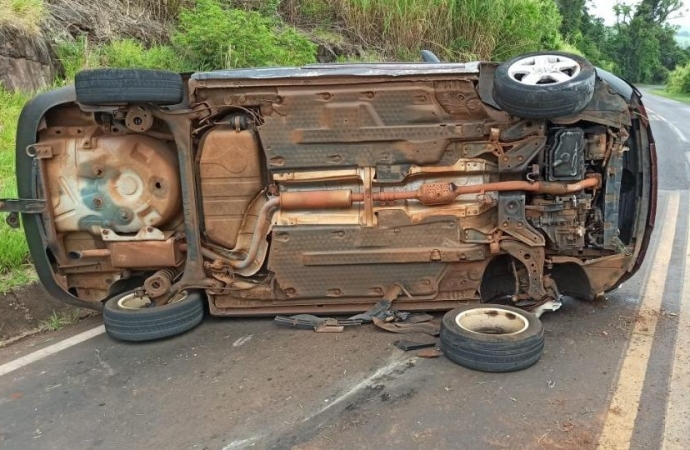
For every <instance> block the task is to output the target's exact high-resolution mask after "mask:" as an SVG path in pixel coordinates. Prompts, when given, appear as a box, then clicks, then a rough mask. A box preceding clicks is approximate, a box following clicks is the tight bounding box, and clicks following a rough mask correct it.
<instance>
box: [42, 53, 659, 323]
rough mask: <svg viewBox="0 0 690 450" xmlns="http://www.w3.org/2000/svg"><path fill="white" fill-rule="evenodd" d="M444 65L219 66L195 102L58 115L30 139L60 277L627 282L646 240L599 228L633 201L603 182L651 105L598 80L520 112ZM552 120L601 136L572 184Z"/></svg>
mask: <svg viewBox="0 0 690 450" xmlns="http://www.w3.org/2000/svg"><path fill="white" fill-rule="evenodd" d="M443 66H444V67H441V66H434V67H431V65H426V66H420V65H410V66H409V67H407V66H404V67H403V66H400V67H398V68H392V67H391V66H385V67H384V66H378V65H371V66H370V67H365V66H356V67H355V66H346V67H336V66H333V67H312V68H307V69H265V70H264V69H261V70H255V71H237V72H232V73H226V74H223V73H216V74H206V75H200V76H196V77H195V78H194V79H193V80H192V81H191V82H190V86H189V87H190V90H189V92H190V98H189V104H190V107H189V109H184V108H182V109H178V110H174V111H173V110H170V111H168V110H164V109H157V108H154V107H150V106H147V107H141V106H122V107H112V108H110V109H108V108H105V109H102V110H99V112H93V111H91V112H87V111H80V110H79V108H78V107H75V106H74V105H71V106H69V107H64V108H63V110H62V111H63V112H64V114H62V115H61V114H60V111H56V112H54V113H51V115H50V116H49V117H47V118H46V122H45V124H44V127H43V129H42V131H41V134H40V137H41V139H40V142H38V143H37V144H35V145H33V146H32V147H31V148H30V149H29V151H30V152H32V153H31V155H32V156H33V158H34V160H35V163H36V166H37V167H38V169H39V176H40V177H41V178H43V179H45V180H47V183H44V185H43V186H42V187H43V188H44V193H45V198H46V199H49V201H48V208H47V211H46V212H45V214H43V217H44V218H45V223H46V224H47V225H52V224H54V225H55V226H54V227H51V226H47V227H46V231H47V233H46V239H45V241H46V242H45V246H46V247H47V248H49V249H50V251H51V253H53V256H54V259H55V261H56V266H57V272H58V273H59V275H57V276H58V277H60V276H62V277H64V278H65V285H66V286H68V287H74V288H75V289H76V291H77V293H78V294H79V296H80V297H82V298H83V299H87V300H90V301H93V300H100V299H101V298H103V297H104V296H105V295H107V292H108V290H109V289H110V287H111V286H112V285H113V283H115V281H117V280H118V279H122V278H124V277H127V276H129V274H130V272H132V273H134V272H137V273H143V274H144V275H145V276H146V277H147V282H146V286H145V287H146V289H147V290H148V291H150V292H149V293H153V294H156V295H160V296H163V295H165V294H166V293H169V292H174V291H176V290H178V289H184V288H190V289H206V292H207V294H208V295H209V299H210V310H211V312H212V313H213V314H217V315H253V314H275V313H296V312H319V313H323V312H350V311H352V312H356V311H361V310H364V309H367V307H368V306H370V305H371V304H372V303H375V302H376V301H377V300H378V299H380V298H382V297H383V296H384V295H385V294H386V292H389V291H390V289H391V288H392V287H397V288H398V289H399V290H400V292H398V294H399V295H397V298H395V302H396V304H400V305H401V306H400V308H404V309H410V310H418V309H422V310H436V309H438V310H442V309H448V308H450V307H452V306H455V305H456V304H457V302H459V301H476V300H479V298H480V297H481V292H480V291H481V287H482V281H483V279H484V274H485V272H486V268H487V266H488V265H489V264H490V262H491V261H492V258H506V257H507V258H509V259H508V260H509V261H513V262H514V263H515V264H514V266H513V267H514V268H513V269H511V270H510V271H509V273H508V276H509V277H514V279H515V281H516V283H515V285H516V286H517V287H516V289H515V300H517V301H520V302H522V304H523V305H528V306H530V305H531V306H535V305H537V304H539V302H543V301H546V300H548V299H553V298H555V297H557V296H558V286H557V282H556V281H554V280H558V279H561V278H559V277H563V276H567V275H568V273H569V271H571V270H572V274H584V275H582V276H583V277H586V278H587V280H588V283H587V284H588V285H589V288H591V289H590V290H591V291H596V292H601V291H604V290H607V289H610V288H611V287H613V286H615V284H616V283H617V280H620V279H622V278H623V277H625V276H627V275H628V274H629V273H630V270H631V269H632V266H633V264H634V261H636V260H638V259H637V258H636V257H637V255H638V254H639V253H641V252H642V253H643V248H644V246H645V244H644V242H643V240H642V239H641V237H642V234H639V235H636V236H623V237H622V240H621V242H620V243H619V244H618V243H617V245H616V246H611V245H609V246H606V247H605V246H602V245H600V243H599V240H598V239H599V237H598V236H599V234H598V233H601V228H602V227H603V226H604V225H606V226H607V227H608V230H609V231H608V233H609V234H611V233H613V234H615V230H614V228H615V227H616V226H617V225H618V224H617V223H614V222H617V220H616V218H615V217H614V216H613V215H607V214H606V211H604V212H603V213H602V212H601V211H597V209H596V208H597V207H601V206H603V205H604V204H606V205H610V206H611V207H614V206H615V203H616V200H617V199H618V197H616V196H615V192H608V191H607V192H606V194H607V195H606V197H609V199H608V200H606V201H604V202H602V201H601V200H600V197H601V195H599V194H600V193H601V189H602V188H603V187H604V186H605V188H606V189H608V190H611V191H616V190H619V189H620V186H619V184H620V183H618V184H617V183H616V181H617V180H618V178H616V177H613V178H612V175H611V174H610V173H608V172H607V168H608V167H609V166H610V163H611V158H612V157H614V156H615V155H616V152H621V151H622V150H623V148H622V147H621V145H622V143H623V142H625V141H626V140H627V133H628V132H630V131H632V129H631V127H630V125H631V124H632V123H633V120H637V119H633V118H632V117H633V115H631V112H630V107H629V105H628V103H626V102H625V100H623V99H622V97H621V96H620V95H618V94H616V93H615V92H613V91H611V90H610V89H608V86H606V85H605V83H602V82H598V83H597V89H596V92H595V99H594V100H593V102H592V103H591V104H590V105H589V106H588V108H587V109H586V110H585V111H583V112H582V114H580V115H578V116H574V117H566V118H558V119H556V118H554V120H553V121H539V120H521V119H519V118H515V117H511V116H509V115H508V114H506V113H505V112H503V111H499V110H497V109H496V108H495V105H494V104H492V99H491V96H492V93H491V89H490V87H491V86H490V76H489V77H487V76H486V74H484V75H481V76H480V74H479V73H477V66H473V67H471V68H470V67H469V66H462V67H463V68H462V69H460V66H458V65H452V67H454V68H455V69H458V70H455V71H453V70H450V66H449V67H445V65H443ZM492 67H494V66H492V65H484V68H485V69H486V70H488V72H486V73H487V74H491V70H490V69H491V68H492ZM487 80H489V84H488V85H487ZM607 108H608V109H607ZM583 120H586V121H588V122H586V123H584V122H583ZM554 122H556V123H558V124H559V127H566V128H567V127H570V126H572V127H581V129H582V130H584V131H583V132H582V133H583V135H584V136H585V138H586V144H585V146H584V150H583V151H584V152H585V155H579V154H578V155H577V156H578V157H580V156H582V158H583V159H584V158H585V156H586V159H587V161H588V163H587V164H589V166H588V168H587V170H586V171H582V172H576V173H575V175H574V176H573V177H574V179H566V180H568V181H565V180H564V179H559V178H558V176H557V174H556V175H555V176H552V177H551V178H549V177H548V176H545V175H544V174H546V173H547V172H546V168H545V165H546V164H549V162H550V160H549V157H548V156H549V155H548V152H550V151H551V138H552V136H553V135H554V133H556V131H555V130H557V129H558V128H559V127H556V126H554ZM643 147H644V143H643ZM647 159H649V155H647ZM648 162H649V164H653V161H648ZM613 168H614V169H616V170H618V169H619V167H618V165H617V163H616V164H613ZM41 171H42V172H41ZM637 172H640V173H641V172H642V170H637ZM648 172H649V171H648ZM648 172H645V173H646V174H647V173H648ZM617 173H618V175H620V173H621V172H620V171H619V172H617ZM618 175H616V176H618ZM545 179H553V180H555V181H545ZM152 180H153V181H152ZM155 180H158V181H159V182H160V185H161V187H160V188H159V187H157V185H156V181H155ZM570 180H572V181H570ZM611 181H613V183H611ZM164 182H165V183H168V184H165V183H164ZM645 183H647V184H645V185H644V186H642V187H640V191H643V192H644V193H645V195H646V196H647V197H646V199H642V200H640V202H645V201H646V202H647V203H650V204H651V206H649V208H648V209H647V210H644V208H642V209H640V210H641V211H649V210H653V197H654V196H653V195H652V194H651V191H650V188H651V185H652V184H653V180H649V179H648V178H646V179H645ZM156 189H163V191H165V192H164V193H160V192H159V193H158V194H157V193H156ZM635 192H637V191H635ZM161 194H165V195H161ZM75 199H76V200H75ZM643 206H644V205H643ZM642 225H644V224H642ZM643 228H644V227H643V226H640V225H639V224H638V227H637V229H639V230H642V231H640V233H642V232H643ZM79 233H87V234H88V235H89V237H88V238H85V237H84V236H83V235H82V234H79ZM69 255H72V256H76V255H79V258H78V259H71V260H70V258H68V256H69ZM559 258H560V259H559ZM568 258H570V259H568ZM160 269H164V271H160ZM172 269H175V270H176V272H175V273H176V274H177V273H179V279H177V277H175V278H173V276H168V275H170V274H171V273H172V272H170V270H172ZM178 270H179V272H177V271H178ZM573 276H574V277H575V275H573ZM577 276H580V275H577ZM511 279H513V278H511ZM173 280H174V281H173Z"/></svg>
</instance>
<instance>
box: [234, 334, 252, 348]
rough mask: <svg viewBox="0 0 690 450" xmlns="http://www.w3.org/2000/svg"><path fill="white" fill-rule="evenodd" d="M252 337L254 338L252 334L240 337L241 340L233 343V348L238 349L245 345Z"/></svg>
mask: <svg viewBox="0 0 690 450" xmlns="http://www.w3.org/2000/svg"><path fill="white" fill-rule="evenodd" d="M253 337H254V335H253V334H250V335H248V336H242V337H241V338H239V339H238V340H236V341H235V342H233V343H232V346H233V347H240V346H242V345H244V344H246V343H247V342H249V341H251V340H252V338H253Z"/></svg>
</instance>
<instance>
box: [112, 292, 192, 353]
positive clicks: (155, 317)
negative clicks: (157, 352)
mask: <svg viewBox="0 0 690 450" xmlns="http://www.w3.org/2000/svg"><path fill="white" fill-rule="evenodd" d="M203 318H204V302H203V299H202V294H201V293H200V292H198V291H181V292H180V293H178V294H177V295H176V296H175V297H173V298H172V299H171V300H170V302H168V303H167V304H165V305H161V306H156V304H155V303H153V301H152V300H151V299H150V298H149V297H147V296H145V295H139V294H138V293H137V291H127V292H125V293H123V294H120V295H116V296H115V297H113V298H111V299H110V300H108V301H107V302H106V303H105V306H104V308H103V324H104V325H105V331H106V332H107V333H108V335H110V336H111V337H113V338H115V339H119V340H121V341H152V340H155V339H163V338H166V337H170V336H175V335H177V334H180V333H183V332H185V331H188V330H191V329H192V328H194V327H195V326H197V325H198V324H199V323H200V322H201V321H202V319H203Z"/></svg>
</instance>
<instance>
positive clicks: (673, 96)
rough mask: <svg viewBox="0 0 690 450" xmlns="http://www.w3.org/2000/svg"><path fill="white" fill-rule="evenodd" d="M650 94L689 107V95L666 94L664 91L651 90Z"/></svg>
mask: <svg viewBox="0 0 690 450" xmlns="http://www.w3.org/2000/svg"><path fill="white" fill-rule="evenodd" d="M650 92H651V93H652V94H655V95H659V96H661V97H666V98H670V99H672V100H677V101H679V102H683V103H687V104H689V105H690V94H676V93H673V92H668V91H666V90H664V89H652V90H650Z"/></svg>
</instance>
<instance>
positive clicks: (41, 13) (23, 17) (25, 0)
mask: <svg viewBox="0 0 690 450" xmlns="http://www.w3.org/2000/svg"><path fill="white" fill-rule="evenodd" d="M45 14H46V10H45V7H44V6H43V0H0V25H6V26H13V27H16V28H19V29H21V30H23V31H24V32H26V33H28V34H38V33H39V32H40V31H41V21H42V20H43V18H44V17H45Z"/></svg>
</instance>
